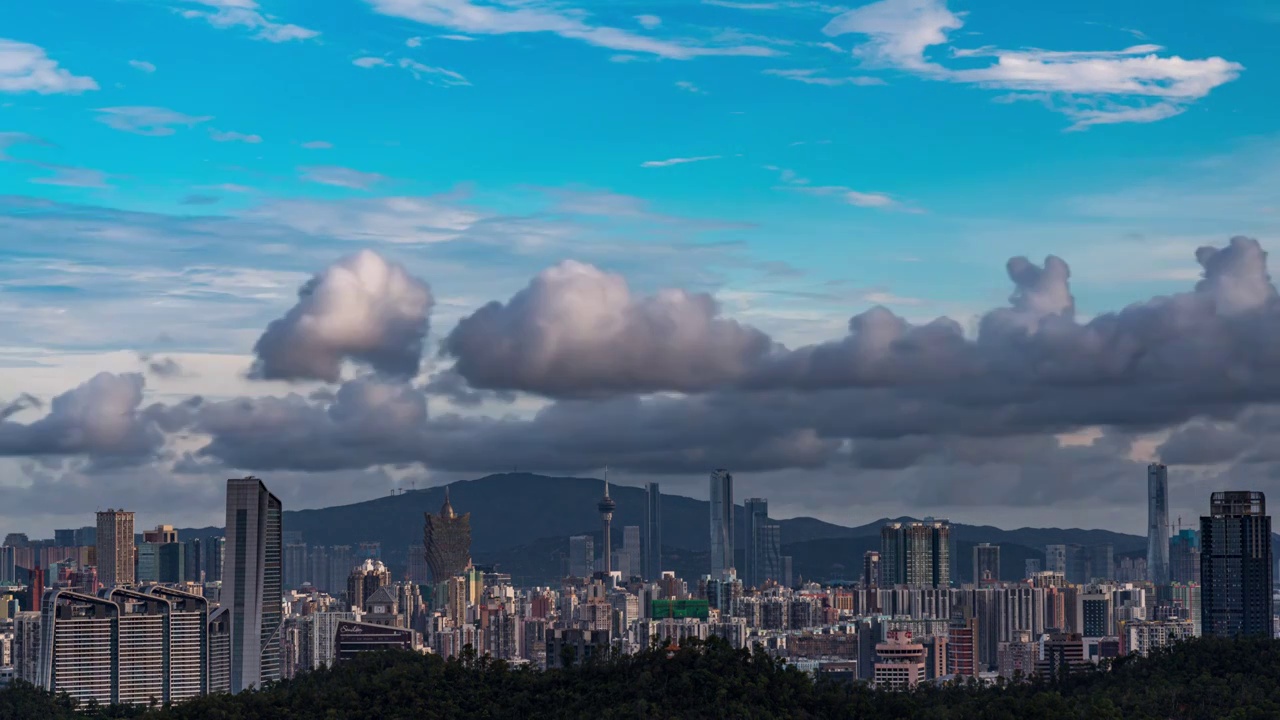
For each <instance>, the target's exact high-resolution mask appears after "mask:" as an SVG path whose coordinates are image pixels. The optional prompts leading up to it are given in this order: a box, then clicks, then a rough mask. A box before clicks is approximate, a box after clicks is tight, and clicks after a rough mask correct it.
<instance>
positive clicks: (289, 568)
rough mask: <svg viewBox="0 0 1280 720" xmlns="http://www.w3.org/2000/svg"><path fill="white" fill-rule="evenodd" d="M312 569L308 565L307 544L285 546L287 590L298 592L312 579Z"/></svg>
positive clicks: (285, 582) (285, 583) (285, 581)
mask: <svg viewBox="0 0 1280 720" xmlns="http://www.w3.org/2000/svg"><path fill="white" fill-rule="evenodd" d="M310 571H311V568H310V567H309V566H308V564H307V546H306V543H293V544H292V545H285V546H284V587H285V589H286V590H297V589H298V588H300V587H302V585H303V583H305V582H307V581H308V580H310V579H311V578H310V577H309V573H310Z"/></svg>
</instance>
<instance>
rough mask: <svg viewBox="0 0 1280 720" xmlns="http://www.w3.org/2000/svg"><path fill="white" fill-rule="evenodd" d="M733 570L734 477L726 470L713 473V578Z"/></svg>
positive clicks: (718, 577)
mask: <svg viewBox="0 0 1280 720" xmlns="http://www.w3.org/2000/svg"><path fill="white" fill-rule="evenodd" d="M732 569H733V475H732V474H731V473H730V472H729V471H728V470H725V469H724V468H720V469H718V470H716V471H715V472H713V473H711V578H712V579H713V580H719V579H720V578H721V577H723V575H724V572H725V571H726V570H732Z"/></svg>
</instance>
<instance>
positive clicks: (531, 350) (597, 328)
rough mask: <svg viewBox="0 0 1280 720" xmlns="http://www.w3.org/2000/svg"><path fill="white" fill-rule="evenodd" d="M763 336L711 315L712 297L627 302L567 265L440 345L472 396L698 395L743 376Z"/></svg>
mask: <svg viewBox="0 0 1280 720" xmlns="http://www.w3.org/2000/svg"><path fill="white" fill-rule="evenodd" d="M771 346H772V343H771V342H770V340H769V338H768V336H766V335H765V334H764V333H761V332H759V331H758V330H755V329H753V328H750V327H747V326H744V325H741V324H739V323H737V322H736V321H733V320H729V319H726V318H723V317H720V315H719V308H718V307H717V305H716V302H715V300H714V299H713V298H711V296H709V295H705V294H698V293H688V292H685V291H682V290H662V291H660V292H658V293H656V294H654V295H649V296H638V297H637V296H635V295H633V294H632V292H631V289H630V287H629V286H628V285H627V281H626V280H625V279H624V278H623V277H622V276H620V275H615V274H611V273H607V272H604V271H601V270H599V269H598V268H595V267H593V266H590V265H585V264H582V263H577V262H573V261H566V262H563V263H561V264H560V265H557V266H555V267H553V268H549V269H547V270H545V271H543V272H542V273H541V274H539V275H538V276H537V277H536V278H534V280H533V281H532V282H531V283H530V284H529V285H528V287H526V288H525V289H523V290H521V291H520V292H519V293H517V294H516V295H515V296H514V297H512V298H511V299H510V300H509V301H508V302H507V303H505V304H504V303H498V302H493V303H489V304H488V305H486V306H485V307H483V308H481V309H480V310H478V311H477V312H476V313H475V314H473V315H471V316H470V317H467V318H465V319H463V320H462V321H461V322H459V323H458V326H457V327H456V328H455V329H454V330H453V332H451V333H450V334H449V336H448V338H446V340H445V342H444V346H443V347H444V351H445V352H447V353H449V354H450V355H452V356H454V357H455V358H457V365H456V366H455V367H456V370H457V372H458V373H459V374H460V375H462V376H463V377H465V378H466V379H467V380H468V381H469V382H470V383H471V384H472V385H474V386H476V387H481V388H494V389H506V390H529V391H533V392H540V393H544V394H548V395H562V396H563V395H579V394H592V393H597V392H648V391H655V390H668V389H670V390H682V391H697V390H702V389H707V388H709V387H713V386H715V385H717V384H722V383H724V382H726V381H728V380H731V379H733V378H735V377H738V376H740V375H742V374H743V373H744V372H745V371H746V370H747V368H748V367H749V366H750V365H751V364H752V363H754V362H755V361H756V360H757V359H758V358H760V357H761V356H763V355H765V354H766V353H768V352H769V351H770V349H771Z"/></svg>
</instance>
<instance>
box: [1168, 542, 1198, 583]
mask: <svg viewBox="0 0 1280 720" xmlns="http://www.w3.org/2000/svg"><path fill="white" fill-rule="evenodd" d="M1169 582H1175V583H1184V584H1185V583H1199V582H1200V533H1199V531H1197V530H1189V529H1188V530H1179V531H1178V534H1177V535H1174V536H1173V537H1172V538H1170V539H1169Z"/></svg>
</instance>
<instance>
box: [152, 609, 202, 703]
mask: <svg viewBox="0 0 1280 720" xmlns="http://www.w3.org/2000/svg"><path fill="white" fill-rule="evenodd" d="M149 592H150V593H151V594H152V595H154V596H156V597H158V598H162V599H164V600H165V601H166V602H168V603H169V615H168V619H169V642H168V647H167V653H168V654H167V657H166V658H165V663H164V665H165V672H166V673H168V681H167V690H166V696H165V699H166V700H169V701H170V702H181V701H183V700H189V699H191V698H193V697H197V696H199V695H204V694H206V693H207V692H208V691H209V690H208V687H209V686H208V678H209V674H208V666H209V602H208V601H207V600H205V599H204V598H203V597H201V596H199V595H192V594H191V593H186V592H182V591H180V590H174V589H172V588H167V587H164V586H161V585H157V586H156V587H153V588H151V589H150V590H149Z"/></svg>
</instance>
